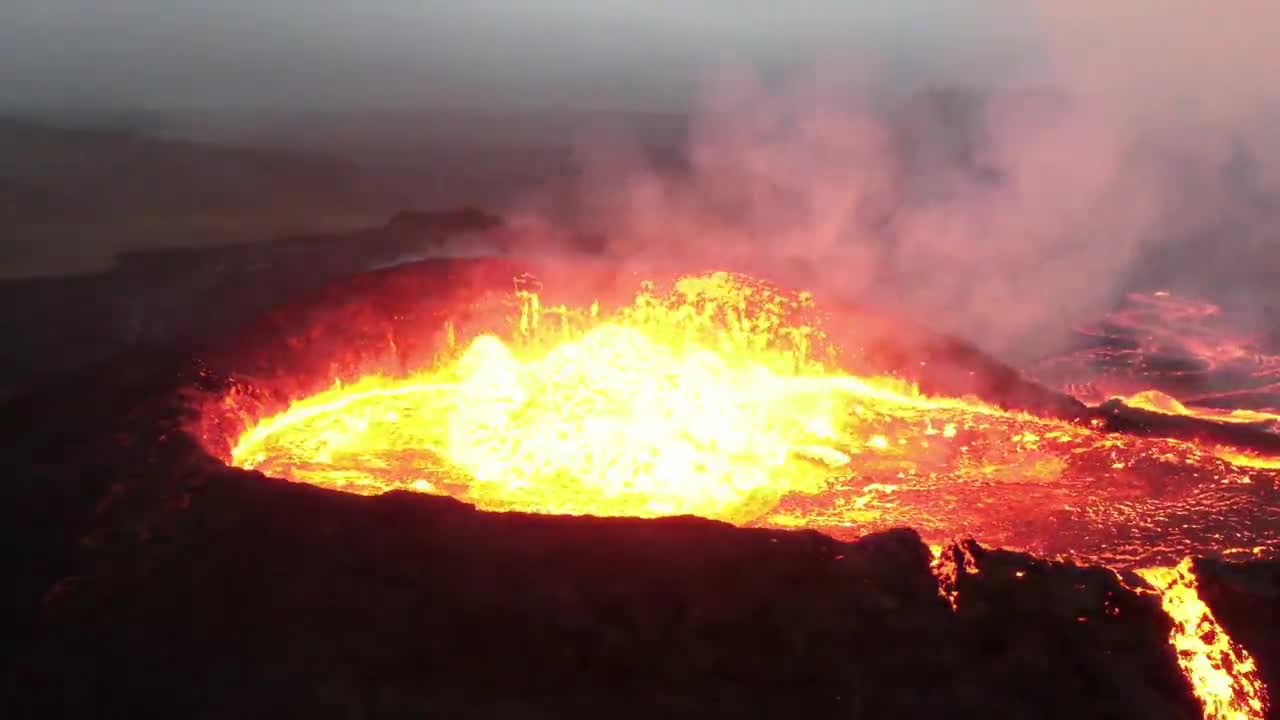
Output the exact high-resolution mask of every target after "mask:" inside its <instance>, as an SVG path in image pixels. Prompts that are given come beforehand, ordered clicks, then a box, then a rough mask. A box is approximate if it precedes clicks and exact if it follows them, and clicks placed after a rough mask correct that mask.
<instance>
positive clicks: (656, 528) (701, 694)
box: [0, 281, 1280, 720]
mask: <svg viewBox="0 0 1280 720" xmlns="http://www.w3.org/2000/svg"><path fill="white" fill-rule="evenodd" d="M360 282H363V281H360ZM347 287H348V289H349V287H350V286H347ZM222 382H225V379H224V378H222V377H221V376H220V375H219V374H218V373H216V372H210V370H209V367H208V365H207V364H205V363H204V362H202V361H198V360H196V359H194V358H193V356H192V355H191V354H189V353H186V352H178V351H171V352H170V351H162V350H145V351H143V350H139V351H137V352H135V353H132V354H126V355H124V356H122V357H119V358H118V359H116V360H114V361H112V362H109V363H106V364H103V365H100V366H98V367H96V368H93V369H90V370H87V371H85V372H83V373H82V374H81V375H80V376H79V377H78V378H76V379H74V380H66V381H63V382H60V383H58V384H56V385H53V386H47V387H45V388H43V389H41V390H39V391H36V392H31V393H27V394H23V395H21V396H19V397H16V398H14V399H12V400H10V401H9V402H8V403H6V404H5V405H4V406H3V408H0V415H3V419H2V420H0V422H3V426H4V427H7V428H10V431H9V433H10V435H9V436H10V444H9V447H8V449H7V451H6V452H5V453H4V454H3V457H2V459H0V464H2V465H3V467H4V470H5V483H4V484H3V487H4V490H3V492H4V494H5V495H6V497H5V498H4V500H5V501H4V502H3V505H2V506H3V507H4V508H5V509H6V512H8V513H9V517H8V518H7V521H6V522H5V523H4V527H5V531H6V533H8V534H9V535H10V538H9V540H10V542H9V544H8V547H10V548H11V550H10V558H11V562H10V568H11V571H10V582H9V591H8V592H7V593H5V597H6V598H7V603H8V607H7V608H6V612H4V613H3V618H4V621H3V622H4V625H3V633H4V635H5V636H6V637H7V638H8V639H7V640H6V641H5V642H3V643H0V647H3V648H5V649H6V652H5V653H4V660H5V668H4V669H5V675H4V677H5V683H4V690H5V695H4V702H5V704H6V705H7V706H8V709H7V711H6V712H5V716H6V717H137V716H152V715H164V716H169V717H174V716H177V717H210V718H212V717H219V718H220V717H280V716H307V717H312V718H318V717H334V718H338V717H342V718H348V717H349V718H355V717H362V718H367V717H388V718H394V717H406V718H407V717H415V718H417V717H424V716H426V717H436V716H439V717H521V718H523V717H549V716H555V717H567V716H571V717H578V716H584V717H585V716H592V717H596V716H599V715H601V714H603V713H608V714H610V715H612V716H615V717H651V716H654V715H655V714H661V715H664V716H693V715H695V714H696V715H699V716H706V715H712V716H717V715H726V716H727V715H732V716H737V717H782V716H787V717H790V716H793V715H794V716H811V717H812V716H823V717H826V716H832V717H835V716H838V717H852V718H859V717H866V718H889V717H1001V718H1024V717H1025V718H1057V717H1061V718H1072V720H1079V719H1080V718H1094V717H1097V718H1112V717H1114V718H1125V719H1126V720H1132V719H1133V718H1161V719H1175V718H1197V717H1201V709H1200V707H1199V705H1198V703H1197V701H1196V699H1195V697H1194V696H1193V694H1192V692H1191V688H1190V685H1189V683H1188V681H1187V680H1186V679H1185V677H1184V676H1183V674H1182V673H1181V671H1180V670H1179V666H1178V663H1177V660H1176V656H1175V651H1174V649H1173V647H1172V646H1171V645H1170V644H1169V631H1170V628H1171V621H1170V619H1169V618H1168V616H1166V615H1165V614H1164V613H1163V612H1162V611H1161V609H1160V605H1159V599H1158V598H1157V597H1155V596H1153V595H1151V594H1147V593H1141V594H1140V593H1136V592H1134V591H1133V590H1130V589H1128V587H1127V586H1126V583H1127V584H1130V585H1133V584H1136V583H1137V580H1136V578H1135V577H1133V576H1128V575H1126V576H1125V578H1124V579H1123V580H1122V578H1121V577H1120V576H1118V575H1117V574H1116V573H1114V572H1112V571H1111V570H1108V569H1104V568H1092V567H1077V566H1075V565H1072V564H1070V563H1063V562H1049V561H1045V560H1040V559H1036V558H1033V557H1030V556H1027V555H1023V554H1017V553H1011V552H1005V551H1001V550H996V549H987V548H982V547H980V546H978V545H976V544H974V543H963V544H962V548H953V551H954V550H958V549H963V551H964V552H966V553H967V554H969V555H970V556H971V557H972V558H973V562H974V568H976V572H973V571H972V570H971V571H970V572H962V573H960V574H959V576H958V577H957V580H956V589H957V590H958V594H957V595H956V597H955V602H956V606H955V608H953V607H952V606H951V604H950V603H949V602H948V599H947V598H946V597H943V596H942V595H941V594H940V593H939V584H938V580H937V578H936V577H935V574H934V572H933V571H932V570H931V562H932V561H933V556H932V554H931V552H930V549H929V548H928V547H927V546H926V545H925V544H924V543H923V542H922V541H921V540H920V538H919V537H918V536H917V535H916V534H915V533H914V532H913V531H911V530H909V529H903V530H899V531H892V532H886V533H880V534H875V535H868V536H865V537H862V538H860V539H858V540H856V541H853V542H837V541H835V540H832V539H830V538H828V537H825V536H823V535H820V534H817V533H814V532H784V531H773V530H760V529H741V528H735V527H732V526H730V525H726V524H723V523H718V522H712V521H708V520H702V519H698V518H690V517H678V518H667V519H658V520H638V519H618V518H613V519H600V518H589V517H576V518H571V517H553V516H537V515H524V514H516V513H488V512H480V511H477V510H475V509H473V508H472V507H470V506H468V505H465V504H463V503H460V502H458V501H456V500H452V499H447V498H440V497H433V496H427V495H420V494H411V493H400V492H394V493H389V494H386V495H381V496H377V497H361V496H356V495H349V494H343V493H336V492H332V491H327V490H322V489H319V488H316V487H312V486H308V485H303V484H295V483H289V482H286V481H283V480H278V479H273V478H269V477H265V476H263V475H261V474H259V473H255V472H249V471H244V470H239V469H235V468H229V467H227V466H226V464H225V463H224V462H223V461H222V460H220V459H217V458H215V457H212V456H211V455H210V454H209V453H208V452H207V451H206V449H205V448H204V446H203V445H202V444H201V443H200V442H198V440H197V438H195V437H194V436H193V435H192V434H191V433H190V432H189V428H190V427H191V417H190V413H191V412H192V402H191V393H192V392H193V390H194V391H195V392H197V393H199V392H215V391H216V390H217V389H218V387H217V386H218V385H219V383H222ZM1197 570H1198V573H1199V575H1200V579H1201V585H1202V587H1201V594H1202V596H1203V597H1204V599H1205V600H1206V601H1207V602H1208V603H1209V604H1210V605H1211V607H1212V609H1213V610H1214V612H1215V614H1216V615H1217V617H1218V618H1219V620H1220V621H1221V623H1222V624H1223V625H1224V627H1225V628H1226V629H1227V630H1228V631H1229V633H1230V634H1231V635H1232V637H1233V638H1235V640H1237V641H1238V642H1239V643H1241V644H1242V645H1243V646H1244V647H1245V648H1247V649H1248V650H1249V651H1250V652H1252V653H1253V654H1254V656H1255V657H1256V659H1257V660H1258V663H1259V666H1260V668H1261V671H1262V675H1263V679H1264V681H1265V682H1266V683H1267V684H1268V685H1269V686H1270V687H1272V688H1280V633H1277V631H1276V630H1275V628H1277V627H1280V564H1277V563H1268V562H1250V563H1239V564H1226V563H1222V562H1211V561H1204V562H1200V563H1198V565H1197ZM3 709H4V708H0V710H3Z"/></svg>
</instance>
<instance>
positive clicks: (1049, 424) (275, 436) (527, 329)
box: [226, 273, 1280, 718]
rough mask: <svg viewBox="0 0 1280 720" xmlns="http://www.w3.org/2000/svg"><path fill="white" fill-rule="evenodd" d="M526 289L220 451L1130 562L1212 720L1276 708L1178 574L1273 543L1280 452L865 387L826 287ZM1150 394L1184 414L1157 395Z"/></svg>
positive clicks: (368, 481) (369, 477) (597, 503)
mask: <svg viewBox="0 0 1280 720" xmlns="http://www.w3.org/2000/svg"><path fill="white" fill-rule="evenodd" d="M511 299H512V303H511V306H510V307H511V313H510V317H509V320H510V322H509V326H508V328H507V332H505V333H500V334H499V333H479V334H475V335H468V334H467V333H466V332H465V331H462V330H460V329H459V328H458V327H455V326H454V325H452V324H450V325H449V326H448V329H449V330H448V332H447V338H448V340H447V341H446V342H445V343H444V345H445V346H444V347H442V348H441V349H440V350H439V352H438V353H437V357H436V361H435V362H434V363H433V364H431V365H430V366H429V367H422V368H419V369H417V370H416V371H414V372H410V373H407V374H404V375H401V376H396V377H390V376H381V375H368V376H365V377H362V378H360V379H358V380H357V381H355V382H350V383H346V384H335V385H333V386H332V387H331V388H330V389H328V390H325V391H322V392H319V393H316V394H314V395H310V396H307V397H300V398H295V399H294V400H293V401H292V403H291V404H289V405H288V407H286V408H284V409H283V410H282V411H281V412H278V413H275V414H265V415H263V414H255V413H253V412H251V411H249V410H247V409H243V408H241V407H240V406H239V405H238V403H240V402H241V398H240V397H239V396H236V395H229V396H228V397H227V398H226V404H227V407H228V408H230V409H231V410H232V411H243V415H244V417H243V432H241V433H240V434H239V435H238V437H237V438H236V440H235V442H234V445H233V447H232V448H231V450H230V452H229V453H228V459H229V460H230V462H231V463H232V464H233V465H236V466H238V467H243V468H250V469H256V470H260V471H262V472H264V473H267V474H270V475H275V476H279V477H284V478H288V479H290V480H294V481H299V482H307V483H312V484H315V485H320V486H323V487H328V488H334V489H338V490H343V491H347V492H355V493H362V494H376V493H382V492H385V491H388V490H392V489H409V490H417V491H421V492H428V493H438V494H447V495H451V496H454V497H458V498H460V499H462V500H465V501H467V502H469V503H472V504H474V505H476V506H477V507H479V508H481V509H484V510H492V511H509V510H515V511H525V512H544V513H559V514H592V515H604V516H621V515H628V516H641V517H655V516H663V515H677V514H695V515H700V516H704V517H708V518H715V519H721V520H725V521H729V522H733V523H735V524H739V525H744V526H758V527H775V528H813V529H818V530H821V531H823V532H826V533H828V534H831V535H833V536H836V537H844V538H850V537H854V536H858V535H861V534H864V533H867V532H871V531H876V530H883V529H888V528H892V527H902V526H909V527H913V528H916V529H918V530H919V531H920V533H921V535H922V536H923V537H925V538H926V539H927V540H929V541H930V542H936V543H940V542H946V541H947V539H948V538H952V537H958V536H971V537H977V538H979V539H980V540H982V541H984V542H986V543H991V544H998V545H1001V546H1003V547H1008V548H1011V549H1022V550H1027V551H1030V552H1036V553H1039V554H1047V555H1056V556H1068V557H1071V558H1073V559H1076V560H1080V561H1086V562H1094V563H1099V564H1103V565H1107V566H1110V567H1113V568H1117V569H1136V570H1139V574H1140V575H1142V577H1143V578H1145V579H1146V581H1147V582H1148V583H1149V584H1150V585H1151V587H1152V588H1154V591H1155V592H1158V593H1160V595H1161V598H1162V603H1163V605H1164V607H1165V609H1166V611H1168V612H1169V614H1170V616H1171V617H1172V618H1173V620H1174V623H1175V634H1174V637H1173V639H1172V642H1173V644H1174V645H1175V647H1176V648H1177V650H1178V653H1179V657H1180V660H1181V662H1182V664H1183V667H1184V670H1185V672H1186V674H1187V677H1188V678H1189V679H1190V681H1191V682H1192V684H1193V687H1194V688H1195V690H1196V692H1197V695H1198V696H1199V697H1200V699H1201V701H1202V702H1203V704H1204V707H1205V712H1206V716H1207V717H1222V718H1236V717H1239V718H1253V717H1261V714H1260V713H1261V712H1262V707H1263V703H1264V700H1263V697H1264V695H1263V689H1262V687H1261V684H1260V682H1259V681H1258V678H1257V672H1256V668H1254V666H1253V664H1252V660H1251V659H1250V658H1249V657H1248V655H1247V653H1245V652H1244V651H1243V650H1242V649H1240V648H1238V647H1236V646H1235V645H1234V644H1233V643H1231V641H1230V639H1229V638H1227V636H1226V634H1225V633H1224V632H1223V631H1222V630H1221V628H1220V627H1218V626H1217V624H1216V622H1215V621H1214V619H1213V616H1212V614H1211V613H1210V612H1209V611H1208V608H1207V607H1204V605H1203V603H1201V602H1200V601H1199V598H1198V596H1197V594H1196V585H1195V578H1194V575H1192V574H1191V572H1190V569H1189V567H1190V566H1189V565H1188V564H1185V563H1184V564H1181V565H1176V566H1175V563H1176V562H1177V560H1176V559H1177V558H1181V557H1184V556H1189V555H1192V554H1196V553H1223V552H1227V553H1231V552H1235V553H1248V554H1255V555H1261V554H1266V555H1271V554H1276V553H1275V551H1276V550H1277V549H1280V547H1278V545H1277V543H1278V541H1277V540H1276V539H1275V538H1274V537H1273V533H1272V532H1270V531H1269V530H1267V528H1269V527H1271V526H1272V525H1271V523H1272V522H1274V519H1275V518H1276V517H1277V516H1280V501H1277V499H1276V496H1275V489H1276V480H1277V479H1280V470H1277V468H1280V457H1272V456H1266V455H1260V454H1257V453H1251V452H1245V451H1242V450H1241V449H1238V448H1230V447H1221V446H1217V445H1212V444H1201V443H1196V442H1188V441H1184V440H1171V439H1160V438H1139V437H1131V436H1126V435H1120V434H1115V433H1107V432H1103V431H1102V430H1101V429H1099V427H1098V426H1097V425H1096V424H1095V425H1089V424H1087V423H1086V424H1079V423H1072V422H1067V421H1064V420H1060V419H1054V418H1047V417H1038V416H1035V415H1031V414H1028V413H1024V412H1016V411H1010V410H1005V409H1002V408H1000V407H997V406H996V405H993V404H991V403H988V402H985V401H983V400H981V399H979V398H976V397H939V396H930V395H926V394H925V393H922V392H921V391H920V390H919V389H918V387H917V386H916V385H914V384H912V383H910V382H908V381H906V380H903V379H901V378H899V377H894V376H890V375H855V374H850V373H847V372H844V371H842V370H841V369H840V368H839V367H838V366H837V365H836V364H835V362H834V360H833V358H835V357H837V350H838V349H837V348H834V347H833V345H832V343H831V342H830V340H829V339H828V338H827V336H826V334H825V333H824V331H823V325H822V316H821V315H820V314H819V313H817V312H816V309H815V308H814V303H813V299H812V297H810V296H809V295H807V294H804V293H787V292H782V291H779V290H777V289H775V288H773V287H771V286H768V285H766V284H763V283H759V282H755V281H752V280H748V279H746V278H742V277H739V276H734V275H729V274H726V273H714V274H709V275H703V276H694V277H684V278H681V279H679V280H678V281H677V282H675V283H673V285H672V286H671V287H669V288H659V287H657V286H656V285H654V284H652V283H648V284H645V285H643V286H642V287H641V289H640V291H639V292H638V293H637V294H636V296H635V298H634V301H633V302H632V303H631V304H630V305H626V306H623V307H620V308H616V309H613V310H602V309H601V307H600V306H599V305H598V304H593V305H591V306H589V307H584V308H570V307H563V306H557V307H544V306H543V304H542V300H541V298H540V296H539V295H538V294H537V293H535V292H530V291H526V290H517V292H516V293H515V294H514V296H513V297H512V298H511ZM1223 352H1227V351H1223ZM1228 354H1229V353H1228ZM1144 398H1145V400H1144ZM1135 402H1136V403H1138V404H1142V403H1143V402H1146V404H1147V405H1148V406H1150V407H1151V408H1152V409H1155V410H1157V411H1159V412H1165V413H1178V414H1193V411H1191V410H1189V409H1188V408H1187V407H1186V406H1183V405H1180V404H1177V403H1176V401H1168V402H1166V401H1165V400H1164V396H1163V395H1161V396H1156V395H1148V396H1139V399H1138V400H1136V401H1135ZM1215 412H1216V413H1218V415H1217V416H1214V415H1213V413H1215ZM1205 414H1206V415H1207V416H1210V417H1209V419H1213V420H1219V421H1228V422H1233V421H1241V422H1254V421H1257V420H1259V419H1260V418H1261V419H1266V418H1265V417H1264V416H1261V415H1260V416H1258V417H1255V416H1247V417H1246V416H1245V415H1238V414H1234V415H1233V414H1232V412H1231V411H1205ZM1049 526H1052V527H1053V528H1054V530H1053V532H1046V530H1045V529H1046V528H1047V527H1049ZM1228 529H1230V534H1229V535H1228V534H1226V531H1227V530H1228ZM1209 636H1212V638H1213V639H1212V640H1207V639H1205V638H1207V637H1209Z"/></svg>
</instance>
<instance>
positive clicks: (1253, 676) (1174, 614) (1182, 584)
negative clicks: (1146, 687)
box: [1138, 558, 1267, 720]
mask: <svg viewBox="0 0 1280 720" xmlns="http://www.w3.org/2000/svg"><path fill="white" fill-rule="evenodd" d="M1138 574H1139V575H1140V576H1142V578H1143V579H1144V580H1146V581H1147V582H1148V583H1150V584H1151V586H1152V587H1154V588H1155V589H1156V591H1157V592H1158V593H1159V594H1160V600H1161V605H1163V607H1164V611H1165V612H1166V613H1168V615H1169V617H1170V618H1171V619H1172V620H1173V630H1172V632H1171V633H1170V638H1169V641H1170V642H1171V643H1172V644H1173V646H1174V649H1175V650H1176V651H1177V653H1178V662H1179V664H1181V665H1182V670H1183V673H1184V674H1186V676H1187V679H1188V680H1190V681H1191V686H1192V688H1193V689H1194V690H1195V693H1196V696H1197V697H1198V698H1200V702H1201V703H1202V704H1203V706H1204V717H1205V718H1206V719H1207V720H1208V719H1211V720H1262V718H1263V717H1265V715H1266V707H1267V697H1266V689H1265V688H1264V687H1263V684H1262V680H1261V679H1260V678H1259V677H1258V667H1257V664H1256V663H1255V662H1254V659H1253V658H1252V657H1251V656H1250V655H1249V653H1248V652H1247V651H1245V650H1244V649H1243V648H1241V647H1240V646H1238V645H1237V644H1236V643H1235V642H1234V641H1232V640H1231V638H1230V637H1228V636H1227V633H1226V632H1225V631H1224V630H1223V629H1222V627H1221V626H1220V625H1219V624H1218V621H1217V620H1216V619H1215V618H1214V616H1213V612H1212V611H1210V610H1209V606H1208V605H1205V603H1204V601H1203V600H1201V599H1200V594H1199V591H1198V582H1197V580H1196V576H1195V572H1194V570H1193V569H1192V564H1191V560H1190V559H1189V558H1188V559H1187V560H1184V561H1183V562H1182V563H1181V564H1179V565H1178V566H1177V567H1173V568H1152V569H1148V570H1140V571H1138Z"/></svg>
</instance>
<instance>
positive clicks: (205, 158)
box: [0, 119, 415, 277]
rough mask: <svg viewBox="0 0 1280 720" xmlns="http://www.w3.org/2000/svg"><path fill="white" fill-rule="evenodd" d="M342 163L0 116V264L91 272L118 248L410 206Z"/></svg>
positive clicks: (338, 220) (332, 226)
mask: <svg viewBox="0 0 1280 720" xmlns="http://www.w3.org/2000/svg"><path fill="white" fill-rule="evenodd" d="M412 189H413V183H412V182H411V181H410V180H409V179H407V178H402V177H397V176H395V175H392V174H388V173H379V172H374V171H371V170H368V169H367V168H365V167H363V166H361V165H359V164H357V163H355V162H350V161H345V160H337V159H331V158H328V157H324V156H320V155H313V154H306V153H300V152H286V151H276V150H260V149H253V148H238V147H224V146H219V145H212V144H200V143H193V142H184V141H179V140H168V139H157V138H150V137H144V136H141V135H137V134H132V133H129V132H125V131H114V130H86V129H64V128H52V127H46V126H42V125H38V124H33V123H28V122H24V121H18V120H11V119H0V228H3V233H2V234H0V237H3V240H2V241H0V268H2V270H3V275H5V276H9V277H13V276H21V275H28V274H47V273H55V274H58V273H62V272H77V271H84V270H91V269H95V268H98V267H101V266H102V265H103V264H105V263H108V262H109V261H110V258H111V257H112V256H113V255H114V254H115V253H116V252H118V251H122V250H136V249H141V248H148V247H173V246H193V245H207V244H211V243H223V242H229V241H237V240H239V241H245V240H257V239H266V238H267V237H270V236H273V235H277V234H280V233H285V232H304V231H322V230H337V229H343V228H348V227H355V226H359V225H363V224H366V223H368V222H369V221H370V220H371V219H374V218H381V217H386V216H387V215H389V214H390V213H391V212H394V211H395V210H396V209H398V208H401V207H406V206H411V205H413V204H415V203H414V200H415V198H414V197H413V192H412Z"/></svg>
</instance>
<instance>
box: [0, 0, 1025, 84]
mask: <svg viewBox="0 0 1280 720" xmlns="http://www.w3.org/2000/svg"><path fill="white" fill-rule="evenodd" d="M997 7H1004V8H1007V7H1009V4H1008V2H1007V0H790V1H789V2H777V1H776V0H454V1H452V2H444V1H440V0H378V1H375V2H366V3H355V2H350V1H349V0H207V1H197V0H6V1H5V2H3V3H0V102H3V103H4V104H6V105H10V106H12V105H14V104H27V103H38V104H48V103H53V104H62V103H111V104H115V105H125V106H127V105H133V104H148V105H153V106H178V107H193V106H194V107H200V106H208V107H223V106H228V107H229V106H250V107H253V106H260V105H262V104H264V103H265V104H272V105H279V106H285V107H287V106H290V105H293V104H299V103H301V104H325V105H328V104H333V103H360V102H369V101H373V102H414V101H445V102H457V103H465V104H481V105H484V104H490V103H492V102H494V100H495V98H504V99H505V100H506V101H508V102H516V103H519V104H525V105H528V104H534V105H538V104H544V105H556V104H560V103H578V102H584V103H585V102H592V103H596V104H602V105H617V104H628V103H630V104H634V105H640V106H644V105H646V104H649V103H653V104H663V103H670V102H672V101H678V100H679V99H681V98H683V97H685V96H687V95H688V93H689V91H690V89H691V88H692V87H693V86H694V85H695V84H696V82H697V80H698V70H699V69H700V68H705V67H708V66H713V65H720V64H728V63H742V64H752V65H756V66H765V67H769V66H773V65H779V64H791V63H804V62H807V61H809V60H811V59H813V58H814V57H817V56H821V55H829V54H836V55H845V54H858V55H861V56H873V57H874V58H875V59H876V60H877V61H878V62H884V63H891V64H893V65H894V66H895V67H903V68H915V69H917V71H918V70H919V69H920V68H930V67H932V68H933V69H935V70H938V69H945V68H951V69H955V68H965V69H966V70H973V71H975V72H981V71H983V69H984V68H985V67H989V66H990V67H999V66H1000V64H1001V63H1002V62H1004V61H1005V59H1006V57H1007V56H1008V55H1009V54H1010V53H1013V52H1016V51H1017V48H1018V37H1017V34H1016V32H1014V31H1015V29H1016V28H1017V27H1018V23H1017V22H1016V20H1014V19H1011V17H1010V16H1009V14H1008V13H1007V12H1004V13H999V14H997V13H995V12H993V11H992V9H993V8H997Z"/></svg>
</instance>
